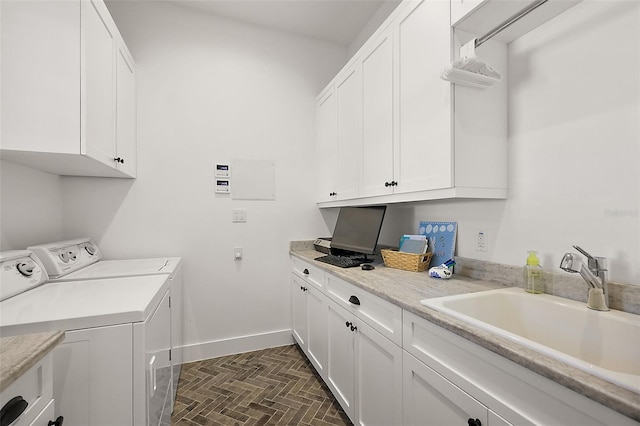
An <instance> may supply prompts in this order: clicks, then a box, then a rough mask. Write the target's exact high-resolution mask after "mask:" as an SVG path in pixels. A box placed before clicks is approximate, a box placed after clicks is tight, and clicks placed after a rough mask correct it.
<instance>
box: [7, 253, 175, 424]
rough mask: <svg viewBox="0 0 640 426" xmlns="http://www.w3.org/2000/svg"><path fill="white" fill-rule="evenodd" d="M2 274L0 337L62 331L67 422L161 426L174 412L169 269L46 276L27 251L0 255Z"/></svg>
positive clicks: (60, 393)
mask: <svg viewBox="0 0 640 426" xmlns="http://www.w3.org/2000/svg"><path fill="white" fill-rule="evenodd" d="M0 274H1V275H0V283H2V285H1V286H0V300H2V301H1V302H0V335H2V336H14V335H19V334H27V333H39V332H47V331H56V330H64V331H65V340H64V342H63V343H62V344H60V345H59V346H58V347H57V348H56V349H54V351H53V395H54V400H55V411H56V415H59V413H64V418H65V425H82V426H85V425H116V424H117V425H154V426H156V425H159V424H160V422H161V421H162V420H163V418H164V420H165V421H166V418H167V415H168V416H169V417H170V413H169V412H170V410H166V409H165V407H166V405H167V401H169V400H170V399H171V398H170V393H171V389H172V384H171V364H170V360H169V350H170V345H171V342H170V333H169V332H167V330H169V329H170V327H171V318H170V307H169V284H170V283H169V279H168V276H167V275H148V276H138V277H123V278H117V279H96V280H78V281H69V282H47V274H46V271H45V269H44V267H43V266H42V264H41V263H40V261H39V259H38V258H37V257H36V256H35V255H34V254H33V253H32V252H30V251H12V252H5V253H0ZM165 411H166V412H165Z"/></svg>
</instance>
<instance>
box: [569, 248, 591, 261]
mask: <svg viewBox="0 0 640 426" xmlns="http://www.w3.org/2000/svg"><path fill="white" fill-rule="evenodd" d="M573 248H574V249H576V250H578V251H579V252H580V253H582V255H583V256H586V257H587V259H589V260H591V259H593V256H591V255H590V254H589V253H587V252H586V251H584V250H583V249H581V248H580V247H578V246H576V245H574V246H573Z"/></svg>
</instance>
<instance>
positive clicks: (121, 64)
mask: <svg viewBox="0 0 640 426" xmlns="http://www.w3.org/2000/svg"><path fill="white" fill-rule="evenodd" d="M136 113H137V112H136V70H135V66H134V63H133V59H132V58H131V55H130V54H129V51H128V50H127V48H126V46H124V45H123V44H122V43H121V42H120V41H119V43H118V52H117V57H116V141H117V148H116V158H118V159H119V160H120V161H118V162H117V163H116V166H117V167H118V169H120V170H122V171H123V172H125V173H126V174H128V175H129V176H131V177H136V164H137V146H136V131H137V130H136V129H137V127H136V123H137V120H136V118H137V117H136Z"/></svg>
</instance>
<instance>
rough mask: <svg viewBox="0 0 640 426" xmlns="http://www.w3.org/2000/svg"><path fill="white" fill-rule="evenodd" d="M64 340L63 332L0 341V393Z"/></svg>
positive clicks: (4, 338) (8, 338)
mask: <svg viewBox="0 0 640 426" xmlns="http://www.w3.org/2000/svg"><path fill="white" fill-rule="evenodd" d="M63 340H64V331H53V332H49V333H38V334H25V335H22V336H13V337H3V338H1V339H0V392H3V391H4V390H5V389H6V388H8V387H9V386H10V385H11V384H12V383H13V382H15V381H16V380H17V379H19V378H20V376H22V375H23V374H24V373H26V372H27V370H29V369H30V368H31V367H33V366H34V365H35V364H36V363H37V362H38V361H40V360H41V359H42V358H44V356H45V355H47V354H48V353H49V352H51V351H52V350H53V348H55V347H56V346H57V345H58V344H59V343H61V342H62V341H63Z"/></svg>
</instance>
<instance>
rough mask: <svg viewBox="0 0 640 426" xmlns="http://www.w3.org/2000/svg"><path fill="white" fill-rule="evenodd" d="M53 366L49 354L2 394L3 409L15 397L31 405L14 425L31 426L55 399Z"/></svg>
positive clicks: (0, 400) (0, 398)
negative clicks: (19, 397)
mask: <svg viewBox="0 0 640 426" xmlns="http://www.w3.org/2000/svg"><path fill="white" fill-rule="evenodd" d="M52 365H53V364H52V356H51V354H48V355H46V356H45V357H44V358H43V359H42V360H40V362H38V363H37V364H36V365H34V366H33V367H31V368H30V369H29V371H27V372H26V373H25V374H23V375H22V377H20V378H19V379H18V380H16V381H15V382H13V383H12V384H11V385H10V386H9V387H8V388H7V389H5V390H4V391H3V392H2V395H1V397H0V406H2V407H4V405H5V404H6V403H7V402H8V401H9V400H11V399H12V398H13V397H15V396H21V397H22V398H23V399H24V400H25V401H26V402H27V403H29V405H28V406H27V409H26V410H25V411H24V412H23V413H22V414H21V415H20V417H18V418H17V419H16V421H15V422H14V423H12V425H16V426H22V425H30V424H31V423H32V422H33V421H34V420H35V419H36V418H37V417H38V415H39V414H40V412H41V411H42V410H44V409H45V407H46V406H47V404H49V403H50V402H51V400H52V398H53V380H52V378H53V372H52V371H53V370H52Z"/></svg>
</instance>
